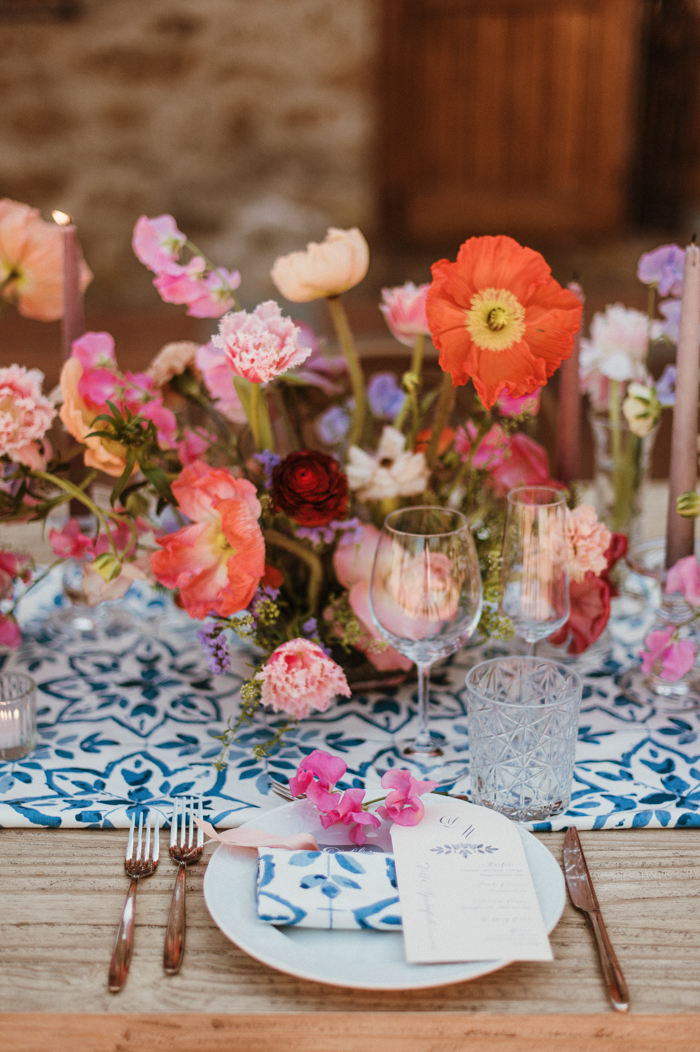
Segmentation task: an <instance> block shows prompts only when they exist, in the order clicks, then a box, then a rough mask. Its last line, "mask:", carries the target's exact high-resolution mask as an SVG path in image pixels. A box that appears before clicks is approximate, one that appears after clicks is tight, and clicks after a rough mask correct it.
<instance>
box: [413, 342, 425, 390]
mask: <svg viewBox="0 0 700 1052" xmlns="http://www.w3.org/2000/svg"><path fill="white" fill-rule="evenodd" d="M424 351H425V335H424V333H422V332H419V333H418V335H417V336H416V342H415V343H414V345H413V357H412V358H411V372H412V373H413V374H414V376H417V377H418V383H419V384H420V376H421V372H422V369H423V352H424Z"/></svg>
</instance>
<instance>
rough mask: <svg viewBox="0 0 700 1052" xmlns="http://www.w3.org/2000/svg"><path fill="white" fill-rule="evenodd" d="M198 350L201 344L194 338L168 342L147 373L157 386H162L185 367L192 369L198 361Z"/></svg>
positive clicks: (178, 374) (179, 373)
mask: <svg viewBox="0 0 700 1052" xmlns="http://www.w3.org/2000/svg"><path fill="white" fill-rule="evenodd" d="M198 351H199V344H198V343H193V342H192V340H179V341H178V342H176V343H166V345H165V347H163V348H162V349H161V350H160V351H158V354H157V355H156V356H155V358H154V359H153V361H152V362H151V364H150V365H149V367H148V369H147V373H148V375H149V376H150V377H151V378H152V379H153V382H154V383H155V385H156V387H162V386H163V384H167V382H168V380H172V378H173V377H174V376H180V375H181V374H182V373H184V371H185V369H192V368H193V367H194V365H195V363H196V361H197V352H198Z"/></svg>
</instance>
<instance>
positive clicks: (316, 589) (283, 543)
mask: <svg viewBox="0 0 700 1052" xmlns="http://www.w3.org/2000/svg"><path fill="white" fill-rule="evenodd" d="M264 537H265V541H266V543H267V544H274V545H275V547H276V548H284V550H285V551H287V552H291V553H292V555H296V556H297V558H298V559H301V560H302V561H303V562H305V563H306V565H307V567H308V570H309V583H308V585H307V598H308V603H309V612H310V613H311V614H314V615H315V614H316V612H317V607H318V599H319V596H320V594H321V585H322V584H323V566H322V565H321V560H320V559H319V558H318V556H317V555H316V554H315V553H314V552H312V551H311V550H310V549H309V548H306V547H305V546H304V545H303V544H300V543H299V541H295V540H294V538H293V537H288V536H287V535H286V533H279V532H278V531H277V530H265V533H264Z"/></svg>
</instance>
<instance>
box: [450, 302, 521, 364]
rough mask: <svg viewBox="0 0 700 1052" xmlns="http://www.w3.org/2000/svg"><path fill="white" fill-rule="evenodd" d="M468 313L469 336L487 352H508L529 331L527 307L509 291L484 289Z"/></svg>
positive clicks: (466, 313)
mask: <svg viewBox="0 0 700 1052" xmlns="http://www.w3.org/2000/svg"><path fill="white" fill-rule="evenodd" d="M464 313H465V319H464V324H465V325H466V327H467V329H468V330H469V335H470V336H471V338H472V340H473V341H474V343H475V344H476V345H477V347H481V348H482V349H483V350H484V351H496V352H500V351H507V350H508V348H509V347H512V346H513V344H514V343H517V342H518V341H519V340H521V339H522V336H523V333H524V332H525V308H524V307H523V305H522V303H521V302H520V300H519V299H518V297H517V296H515V295H514V294H513V293H512V292H510V291H509V290H508V289H482V290H481V291H480V292H477V293H476V294H475V295H474V296H473V297H472V302H471V306H470V307H469V310H467V311H465V312H464Z"/></svg>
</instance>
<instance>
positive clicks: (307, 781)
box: [289, 749, 348, 796]
mask: <svg viewBox="0 0 700 1052" xmlns="http://www.w3.org/2000/svg"><path fill="white" fill-rule="evenodd" d="M347 769H348V765H347V764H346V762H345V760H341V758H340V757H339V756H331V754H330V753H328V752H324V750H323V749H314V750H313V752H310V753H309V755H308V756H305V757H304V759H303V760H302V761H301V763H300V764H299V766H298V767H297V770H296V774H295V775H294V777H293V778H290V779H289V791H290V792H291V794H292V796H303V795H304V794H305V793H306V792H307V789H308V788H309V786H310V785H311V784H312V783H313V784H314V785H318V786H319V787H320V788H321V789H326V790H328V789H332V788H333V786H334V785H335V784H336V782H339V781H340V779H341V778H342V777H343V775H344V774H345V772H346V771H347Z"/></svg>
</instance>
